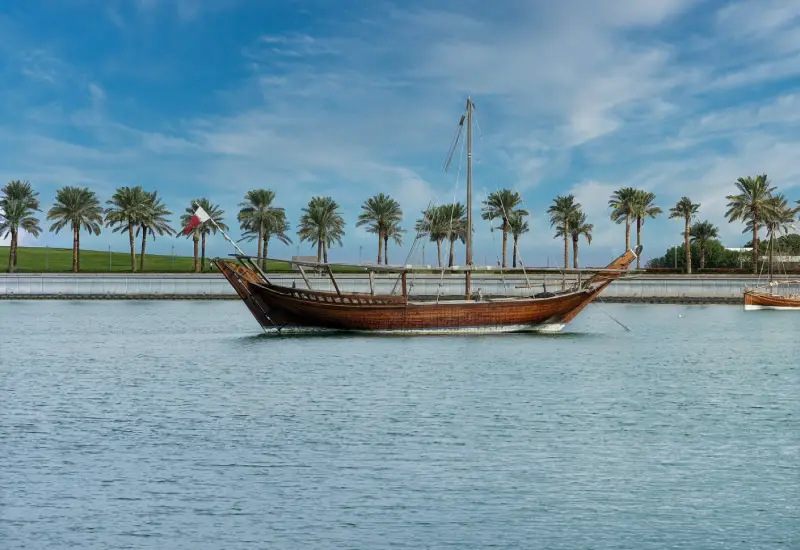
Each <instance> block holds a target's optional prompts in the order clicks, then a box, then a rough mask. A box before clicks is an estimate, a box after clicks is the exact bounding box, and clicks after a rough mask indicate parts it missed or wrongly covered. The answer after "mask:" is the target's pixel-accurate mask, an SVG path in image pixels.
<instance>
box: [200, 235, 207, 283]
mask: <svg viewBox="0 0 800 550" xmlns="http://www.w3.org/2000/svg"><path fill="white" fill-rule="evenodd" d="M201 238H202V241H201V243H200V272H201V273H202V272H203V271H205V270H206V234H205V233H203V235H202V236H201Z"/></svg>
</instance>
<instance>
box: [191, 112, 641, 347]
mask: <svg viewBox="0 0 800 550" xmlns="http://www.w3.org/2000/svg"><path fill="white" fill-rule="evenodd" d="M473 107H474V106H473V103H472V101H471V100H470V99H467V106H466V112H465V113H464V115H463V116H462V117H461V120H460V122H459V135H460V131H461V128H462V127H463V125H464V122H465V121H466V126H467V223H466V226H467V227H468V228H472V214H471V212H472V109H473ZM457 139H458V136H457V137H456V140H457ZM201 215H202V218H204V219H207V215H206V214H205V213H204V212H203V213H201ZM212 221H213V220H212ZM223 235H224V232H223ZM224 236H225V238H226V239H227V240H228V241H230V242H231V243H232V244H234V243H233V241H231V240H230V238H229V237H228V236H227V235H224ZM465 241H466V242H465V244H466V263H465V265H464V266H462V267H460V268H453V269H449V271H450V272H451V277H449V278H448V283H450V281H451V280H452V277H453V276H454V275H456V274H459V275H463V285H461V283H459V284H458V287H459V294H458V295H455V296H453V295H452V293H451V295H449V296H442V295H440V294H439V293H437V295H436V296H430V295H427V296H423V295H417V296H415V295H414V294H413V292H411V288H410V286H413V278H414V277H415V276H416V274H418V273H420V272H430V271H431V269H430V268H429V267H414V266H410V265H404V266H396V267H393V266H380V265H368V266H366V265H348V271H350V272H351V273H352V271H353V270H356V268H357V270H360V271H362V272H364V273H366V274H368V275H369V289H370V290H369V292H366V291H364V292H345V291H343V290H342V287H341V285H340V284H339V282H337V278H336V275H335V273H334V268H338V267H339V266H342V265H344V264H329V263H316V262H303V261H295V260H289V261H287V260H280V259H268V261H283V262H287V263H289V264H292V265H293V266H295V267H296V269H297V271H298V272H299V274H300V276H301V277H302V281H303V283H304V287H305V288H298V287H297V285H296V283H295V282H293V283H292V285H291V286H287V285H285V284H281V283H280V279H279V278H278V277H277V276H268V275H267V274H266V273H265V272H264V271H263V270H262V269H261V267H260V266H259V264H258V258H255V257H252V256H248V255H245V254H244V253H242V252H241V250H239V249H238V247H236V248H237V250H239V253H238V254H233V255H232V256H233V257H235V260H232V259H221V258H217V259H215V260H213V261H214V264H215V265H216V266H217V268H218V269H219V270H220V272H221V273H222V274H223V275H224V276H225V278H226V279H227V280H228V282H229V283H230V284H231V286H232V287H233V288H234V289H235V290H236V292H237V293H238V295H239V297H240V298H241V299H242V301H243V302H244V303H245V304H246V305H247V307H248V309H249V310H250V312H251V313H252V314H253V316H254V317H255V319H256V320H257V321H258V323H259V324H260V326H261V327H262V328H263V329H264V330H265V331H268V332H308V331H319V330H324V331H352V332H370V333H398V334H426V333H452V332H466V333H494V332H529V331H533V332H558V331H560V330H561V329H563V328H564V326H565V325H567V323H569V322H570V321H571V320H572V319H574V318H575V316H577V315H578V314H579V313H580V312H581V311H582V310H583V309H584V308H586V307H587V306H588V305H589V304H591V303H592V302H593V301H594V300H595V299H596V298H597V297H598V296H599V295H600V293H601V292H602V291H603V290H604V289H605V288H606V287H607V286H608V285H610V284H611V283H612V282H613V281H614V280H615V279H618V278H620V277H623V276H624V275H625V274H626V271H627V269H628V268H629V266H630V265H631V264H632V263H633V262H634V261H635V260H636V257H637V255H638V254H639V253H640V252H641V246H639V247H637V249H636V250H626V251H625V252H624V253H623V254H622V255H621V256H619V257H618V258H616V259H615V260H613V261H612V262H611V263H610V264H608V265H607V266H606V267H603V268H598V269H539V270H536V269H534V270H531V269H526V268H522V269H511V270H509V269H504V270H503V273H504V274H506V275H514V274H516V278H517V279H519V278H520V276H523V277H524V280H525V281H527V283H526V284H525V285H522V288H523V290H521V291H520V292H518V293H517V294H516V295H510V296H509V295H499V294H497V293H491V292H490V293H484V292H483V290H482V289H480V288H479V289H477V291H474V290H473V273H474V272H475V271H477V269H476V267H475V266H474V265H473V263H472V231H467V235H466V239H465ZM234 246H236V245H235V244H234ZM306 268H310V269H313V270H315V271H316V272H317V273H318V274H319V273H321V274H323V275H324V276H325V277H324V278H316V279H315V280H314V281H313V282H312V279H311V278H309V277H308V274H307V273H306ZM483 269H484V271H485V270H486V268H483ZM444 271H445V270H440V274H441V275H443V274H444ZM534 273H541V274H543V277H542V280H541V283H540V284H541V287H539V286H538V285H534V284H531V283H530V279H529V278H528V276H529V275H531V274H534ZM554 273H555V274H556V275H557V276H560V277H561V278H562V285H561V289H558V290H553V291H548V290H547V282H548V280H547V275H548V274H549V275H551V276H552V275H553V274H554ZM520 274H521V275H520ZM376 276H377V277H376ZM567 276H569V278H570V279H569V281H567ZM486 277H487V275H483V278H484V280H485V278H486ZM387 279H388V280H389V281H390V282H391V284H388V285H387V284H385V283H386V282H387ZM409 279H412V281H410V280H409ZM361 280H362V284H363V286H364V287H366V280H365V279H364V278H362V279H361ZM441 280H443V277H442V278H441V279H440V281H441ZM378 282H381V284H376V283H378ZM410 283H411V285H410ZM550 283H551V287H552V286H553V285H552V283H553V281H552V279H551V280H550ZM323 284H325V286H327V287H328V288H327V289H321V288H315V286H322V285H323ZM378 286H384V287H389V286H391V291H390V292H389V293H385V294H379V293H377V292H376V287H378ZM556 286H558V285H556ZM331 287H332V289H331ZM539 288H541V290H539ZM461 292H463V294H462V293H461ZM484 294H485V295H484Z"/></svg>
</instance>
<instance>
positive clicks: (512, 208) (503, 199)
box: [482, 189, 528, 267]
mask: <svg viewBox="0 0 800 550" xmlns="http://www.w3.org/2000/svg"><path fill="white" fill-rule="evenodd" d="M483 204H484V207H483V209H482V210H483V214H482V217H483V219H484V220H494V219H496V218H499V219H500V220H501V221H502V224H501V225H500V228H499V229H501V230H502V231H503V267H508V260H507V259H506V252H507V248H508V246H507V245H508V218H509V217H510V216H511V215H512V214H513V213H514V212H519V213H520V214H522V215H523V216H527V215H528V211H527V210H524V209H522V208H518V206H519V205H521V204H522V197H521V196H520V194H519V193H517V192H516V191H511V190H510V189H500V190H499V191H495V192H494V193H491V194H489V196H488V197H487V198H486V200H485V201H483Z"/></svg>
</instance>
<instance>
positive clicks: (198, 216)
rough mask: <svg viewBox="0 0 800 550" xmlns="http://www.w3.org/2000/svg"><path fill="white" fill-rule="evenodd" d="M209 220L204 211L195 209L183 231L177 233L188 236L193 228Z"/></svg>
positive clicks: (200, 208)
mask: <svg viewBox="0 0 800 550" xmlns="http://www.w3.org/2000/svg"><path fill="white" fill-rule="evenodd" d="M210 219H211V216H209V215H208V214H207V213H206V211H205V210H203V208H202V207H201V206H198V207H197V210H195V211H194V214H193V215H192V219H191V220H189V224H188V225H187V226H186V227H184V228H183V231H181V232H180V233H178V235H188V234H189V233H190V232H191V231H192V230H193V229H194V228H195V227H197V226H198V225H200V224H201V223H203V222H207V221H208V220H210Z"/></svg>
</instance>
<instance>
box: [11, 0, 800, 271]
mask: <svg viewBox="0 0 800 550" xmlns="http://www.w3.org/2000/svg"><path fill="white" fill-rule="evenodd" d="M8 4H12V3H8ZM799 18H800V3H797V2H789V1H785V0H758V1H725V2H722V1H711V0H704V1H702V0H701V1H698V0H647V1H642V0H608V1H603V0H560V1H559V2H549V1H525V2H523V1H516V0H503V1H502V2H495V3H488V2H484V1H477V0H460V1H449V0H447V1H435V0H426V1H424V2H422V1H416V0H405V1H403V2H396V3H390V2H383V1H380V0H375V1H369V2H366V1H364V2H356V1H352V0H338V1H333V0H330V1H325V0H285V1H277V0H272V1H270V0H124V1H123V0H103V1H92V0H63V1H62V2H58V3H56V2H46V1H44V0H41V1H34V0H31V1H29V2H17V3H13V4H12V7H9V6H8V5H4V7H2V8H0V32H2V35H3V37H4V40H3V43H2V45H0V53H2V55H0V72H1V73H2V76H3V83H4V84H3V86H2V87H0V117H1V118H0V180H2V181H7V180H10V179H27V180H29V181H30V182H31V183H33V184H34V185H35V187H36V188H37V190H39V191H40V194H41V198H42V200H43V203H44V206H45V208H49V206H50V204H51V203H52V200H53V197H54V195H55V190H56V189H57V188H58V187H60V186H63V185H86V186H89V187H91V188H92V189H94V190H95V191H96V192H97V193H98V194H99V196H100V198H101V199H102V201H105V200H107V199H108V197H109V196H110V194H111V193H112V192H113V189H114V188H115V187H117V186H120V185H138V184H141V185H143V186H144V187H145V188H149V189H158V190H159V191H160V192H161V194H162V195H163V196H164V197H165V200H166V202H167V204H168V206H170V207H171V209H172V210H173V212H175V213H180V212H182V211H183V210H184V209H185V208H186V206H187V205H188V202H189V200H190V199H191V198H193V197H198V196H206V197H209V198H210V199H211V200H212V201H214V202H216V203H219V204H220V205H221V207H222V208H223V209H224V210H225V211H226V212H227V213H228V214H229V218H228V221H229V223H230V225H233V226H235V225H236V224H235V212H236V205H237V203H238V202H239V201H240V200H241V198H242V196H243V194H244V193H245V191H246V190H247V189H250V188H254V187H269V188H272V189H274V190H275V191H276V193H277V197H278V202H279V204H280V205H282V206H284V207H285V208H286V209H287V212H288V214H289V217H290V220H291V223H292V227H293V228H295V227H296V224H297V220H298V218H299V215H300V209H301V207H302V206H303V205H304V204H305V203H307V202H308V200H309V199H310V198H311V196H313V195H321V194H325V195H332V196H333V197H334V198H335V199H336V200H337V201H339V203H340V204H341V205H342V209H343V212H344V215H345V218H346V220H347V223H348V225H347V235H346V238H345V243H344V244H345V246H344V248H343V249H334V250H333V251H332V252H331V261H357V260H358V259H359V254H363V257H364V259H365V260H366V259H371V258H372V257H373V256H374V255H375V250H374V249H375V248H376V244H375V240H374V238H373V237H372V236H371V235H368V234H366V233H365V232H364V231H363V230H362V229H357V228H356V227H355V225H354V222H355V220H356V217H357V214H358V211H359V207H360V204H361V203H362V202H363V201H364V200H365V199H366V198H367V197H369V196H370V195H372V194H375V193H378V192H381V191H382V192H386V193H390V194H392V195H393V196H395V197H396V198H397V199H398V200H399V201H400V202H401V205H402V206H403V208H404V210H405V212H406V217H407V226H408V227H409V228H410V227H411V225H412V223H413V219H416V218H417V217H418V214H419V211H420V210H421V209H423V208H424V207H425V206H426V205H427V204H428V203H429V201H431V200H437V201H439V202H447V201H451V200H452V199H453V197H457V198H458V199H459V200H462V201H463V200H464V192H465V179H464V172H463V169H462V171H461V176H460V178H458V176H457V174H458V165H459V162H458V159H456V160H454V161H453V167H452V169H451V171H450V172H447V173H445V172H444V171H443V170H442V165H443V163H444V160H445V156H446V153H447V150H448V146H449V144H450V140H451V139H452V136H453V134H454V131H455V128H456V123H457V121H458V118H459V116H460V115H461V112H462V110H463V106H464V101H465V98H466V95H467V94H471V95H472V97H473V99H474V101H475V103H476V105H477V119H478V123H479V124H480V136H476V140H475V147H474V154H475V165H474V176H475V177H474V181H475V195H474V202H475V215H476V217H477V215H478V213H479V203H480V201H481V200H482V199H483V198H484V197H485V193H486V192H491V191H494V190H496V189H499V188H502V187H510V188H512V189H517V190H519V191H520V192H521V193H522V194H523V196H524V199H525V206H526V208H527V209H528V210H530V211H531V213H532V218H531V221H530V225H531V232H530V233H529V234H527V235H525V236H524V237H523V239H522V241H521V254H522V257H523V260H524V261H525V263H526V264H527V265H546V264H547V262H548V261H550V262H551V263H552V262H556V261H558V258H560V255H561V248H560V244H559V241H558V240H555V239H553V231H552V229H551V228H550V226H549V222H548V220H547V217H546V214H545V211H546V209H547V206H548V204H549V203H550V201H551V200H552V198H553V197H554V196H556V195H558V194H566V193H573V194H575V196H576V198H577V200H578V201H579V202H580V203H581V204H582V205H583V207H584V210H585V211H586V212H587V214H588V216H589V218H590V221H591V222H593V223H594V224H595V238H594V241H593V243H592V245H591V246H586V245H585V244H584V245H583V248H582V252H581V256H582V261H583V263H584V264H588V265H598V264H602V263H605V262H606V261H608V260H609V259H610V258H611V257H612V256H614V255H616V254H618V253H619V252H620V251H621V250H622V248H623V245H624V232H623V228H622V227H621V226H617V225H615V224H613V223H612V222H611V221H609V218H608V209H607V201H608V197H609V195H610V194H611V192H613V190H614V189H616V188H619V187H621V186H627V185H631V186H635V187H641V188H645V189H649V190H651V191H653V192H655V193H656V195H657V197H658V198H657V201H656V202H657V204H659V205H660V206H662V208H664V209H665V210H667V209H668V207H669V206H671V205H673V204H674V203H675V202H676V200H677V199H678V198H680V197H681V196H682V195H688V196H689V197H691V198H692V200H694V201H695V202H700V203H701V204H702V206H701V208H700V219H709V220H711V221H713V222H715V223H716V224H717V225H719V227H720V228H721V230H722V236H723V242H724V243H725V244H726V245H727V246H741V245H742V244H743V243H744V242H745V241H746V240H747V237H746V236H743V235H741V230H742V229H743V226H741V225H739V224H729V223H728V222H727V221H725V220H724V218H723V213H724V211H725V204H726V200H725V195H726V194H729V193H730V192H732V190H733V182H734V181H735V180H736V178H737V177H739V176H746V175H756V174H759V173H767V174H768V176H769V177H770V178H771V179H772V181H773V184H775V185H777V186H778V187H779V189H780V190H782V191H784V192H785V193H786V194H787V195H788V196H789V197H790V198H791V199H792V200H795V199H800V184H799V182H800V162H798V161H797V158H798V151H800V147H799V146H800V137H798V131H797V125H798V122H800V95H798V89H800V80H799V79H798V76H799V75H800V32H799V30H798V22H800V19H799ZM681 230H682V224H681V222H679V221H677V220H668V219H667V217H666V216H662V217H660V218H659V219H656V220H648V221H647V222H646V223H645V228H644V243H645V256H646V257H648V258H649V257H652V256H654V255H661V254H663V252H664V250H665V248H666V247H667V246H669V245H671V244H673V243H676V242H679V241H680V239H681V236H680V232H681ZM476 232H477V233H476V236H475V259H476V261H478V262H482V261H484V259H486V261H487V262H488V263H494V262H495V260H496V257H497V255H498V253H499V248H500V240H499V238H500V236H499V234H498V233H490V232H489V224H488V222H485V221H482V220H479V219H478V220H477V221H476ZM233 233H234V236H238V231H237V230H235V229H234V231H233ZM294 240H295V244H293V245H291V246H289V247H284V246H283V245H279V244H277V243H275V244H274V245H273V246H272V248H271V255H286V254H294V253H296V250H297V249H296V245H297V244H298V243H297V239H296V238H295V239H294ZM412 240H413V235H412V236H411V237H410V238H408V239H407V240H406V246H405V247H403V249H402V250H397V249H392V250H390V260H392V262H393V263H394V262H399V261H402V260H403V259H404V258H405V255H406V253H407V251H408V249H409V245H410V244H411V241H412ZM34 242H37V241H36V240H34V239H33V238H31V237H30V236H26V237H24V238H23V244H33V243H34ZM38 244H48V245H51V246H65V247H68V246H70V244H71V240H70V237H69V235H65V234H62V235H52V234H49V233H45V234H44V235H43V236H42V237H40V238H39V239H38ZM82 244H83V245H84V246H85V247H87V248H100V249H104V248H106V247H107V246H109V245H111V246H112V247H114V248H116V249H119V250H124V246H125V243H124V237H120V236H119V235H118V234H112V233H111V232H110V230H109V231H105V232H104V233H103V235H101V236H99V237H84V238H82ZM173 245H174V246H175V250H176V252H177V253H179V254H186V255H189V254H190V253H191V242H190V241H187V240H186V239H183V238H181V239H175V238H160V239H158V240H156V241H155V242H154V243H151V244H149V245H148V250H149V251H153V252H167V253H169V251H170V250H171V247H172V246H173ZM360 247H363V252H361V251H360ZM434 250H435V249H434V247H433V246H431V245H428V246H427V247H426V254H427V255H428V256H427V257H426V260H427V262H430V261H431V258H433V254H434ZM209 251H210V254H212V255H213V254H227V253H229V252H230V248H229V245H228V244H227V243H226V242H225V241H224V240H223V239H222V238H215V239H212V241H211V242H210V244H209ZM300 252H301V253H302V254H312V248H311V247H310V245H308V244H305V243H304V244H302V245H301V247H300ZM459 254H460V257H461V256H463V251H461V252H460V253H459ZM414 261H415V262H419V261H421V257H420V256H419V255H417V256H416V257H415V258H414ZM462 261H463V260H462Z"/></svg>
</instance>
